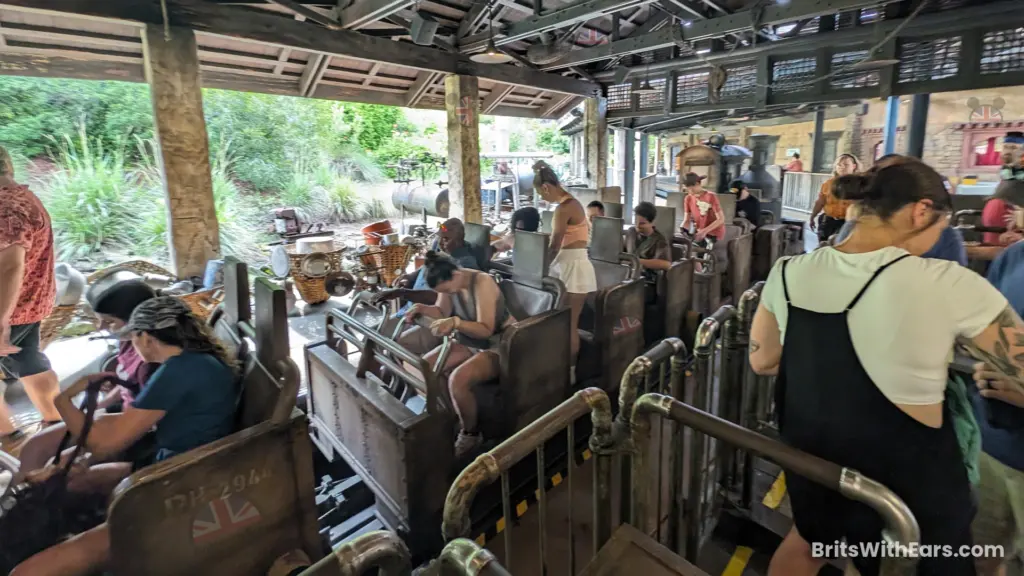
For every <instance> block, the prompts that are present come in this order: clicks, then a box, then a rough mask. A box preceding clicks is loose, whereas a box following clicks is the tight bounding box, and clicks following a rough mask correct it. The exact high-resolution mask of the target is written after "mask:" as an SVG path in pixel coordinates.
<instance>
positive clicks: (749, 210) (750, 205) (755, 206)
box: [729, 180, 761, 228]
mask: <svg viewBox="0 0 1024 576" xmlns="http://www.w3.org/2000/svg"><path fill="white" fill-rule="evenodd" d="M729 191H730V192H732V193H733V194H735V195H736V218H746V219H747V221H748V222H750V223H751V224H752V225H753V226H754V228H757V227H758V226H760V225H761V201H760V200H758V199H757V197H756V196H754V195H753V194H751V193H750V188H748V187H747V183H746V182H744V181H743V180H733V181H732V182H731V183H730V184H729Z"/></svg>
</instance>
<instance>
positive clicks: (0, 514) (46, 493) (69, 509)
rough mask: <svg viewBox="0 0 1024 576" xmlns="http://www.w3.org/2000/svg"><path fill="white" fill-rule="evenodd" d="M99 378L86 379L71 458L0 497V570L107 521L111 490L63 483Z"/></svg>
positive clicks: (88, 424)
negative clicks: (74, 488)
mask: <svg viewBox="0 0 1024 576" xmlns="http://www.w3.org/2000/svg"><path fill="white" fill-rule="evenodd" d="M102 384H103V382H102V381H101V382H96V383H94V384H90V385H89V388H88V389H87V391H86V399H85V425H84V426H83V427H82V434H81V435H80V437H79V440H78V444H77V445H75V450H74V453H73V455H72V457H71V459H70V460H68V462H67V463H66V464H65V465H64V466H62V467H61V469H60V470H58V471H57V472H56V473H55V474H53V475H52V476H50V477H49V478H47V479H46V480H44V481H43V482H40V483H38V484H29V483H22V484H20V485H18V486H15V487H13V488H12V489H11V490H9V491H8V492H7V494H5V495H4V496H3V499H2V501H0V542H2V543H3V544H2V545H0V574H8V573H9V572H11V571H12V570H14V568H15V566H17V565H18V564H20V563H22V562H24V561H25V560H27V559H28V558H30V557H31V556H33V555H35V554H38V553H39V552H42V551H43V550H46V549H47V548H50V547H51V546H54V545H56V544H58V543H60V542H62V541H63V540H65V539H66V538H68V537H70V536H73V535H75V534H79V533H81V532H85V531H86V530H90V529H92V528H95V527H96V526H99V525H100V524H102V523H103V522H104V521H105V519H106V505H107V499H108V498H109V495H107V494H87V495H86V494H74V493H70V492H68V489H67V488H68V482H67V481H68V471H69V470H70V469H71V465H72V464H73V463H74V461H75V459H77V458H78V456H79V455H80V454H81V452H82V450H83V448H84V447H85V440H86V438H87V437H88V435H89V430H90V429H91V428H92V423H93V420H94V418H95V417H96V402H97V398H98V397H99V393H100V387H101V386H102ZM70 438H71V434H70V433H68V434H65V435H64V438H63V439H62V440H61V442H60V446H58V447H57V455H56V458H55V462H59V461H60V456H61V453H62V452H63V451H64V449H65V448H66V447H67V444H68V442H69V440H70Z"/></svg>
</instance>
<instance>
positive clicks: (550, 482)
mask: <svg viewBox="0 0 1024 576" xmlns="http://www.w3.org/2000/svg"><path fill="white" fill-rule="evenodd" d="M592 457H593V453H592V452H591V451H590V449H589V448H584V449H583V450H582V451H580V452H578V453H576V454H575V455H574V458H575V460H576V465H577V466H580V465H582V464H583V463H584V462H586V461H587V460H590V459H591V458H592ZM566 473H567V469H566V467H565V466H562V467H560V469H559V470H558V471H557V472H555V473H554V474H552V475H551V476H549V477H548V479H547V481H545V482H544V491H545V492H547V491H550V490H551V489H553V488H555V487H556V486H558V485H560V484H561V483H562V482H564V481H565V475H566ZM539 499H540V490H534V491H533V492H529V493H527V495H526V498H524V499H522V500H520V501H519V502H518V503H516V504H515V506H514V507H513V510H514V512H513V513H514V514H515V517H516V519H519V518H522V517H523V515H524V514H526V512H527V510H529V509H530V506H532V505H534V504H536V503H537V500H539ZM506 525H507V522H506V520H505V517H504V516H502V517H501V518H498V520H497V521H496V522H494V523H493V524H489V525H487V526H486V527H485V529H484V531H483V532H481V533H480V534H479V535H478V536H477V537H476V539H475V540H476V543H477V544H479V545H480V546H484V545H485V544H487V541H488V540H490V539H492V538H494V537H495V536H497V535H498V534H501V533H502V532H504V531H505V527H506Z"/></svg>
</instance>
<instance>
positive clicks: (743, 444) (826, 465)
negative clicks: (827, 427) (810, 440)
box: [632, 394, 921, 576]
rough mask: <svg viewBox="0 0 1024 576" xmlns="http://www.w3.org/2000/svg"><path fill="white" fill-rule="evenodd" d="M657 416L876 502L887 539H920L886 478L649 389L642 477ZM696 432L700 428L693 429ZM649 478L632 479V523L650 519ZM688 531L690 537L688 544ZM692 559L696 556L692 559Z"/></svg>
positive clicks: (906, 570)
mask: <svg viewBox="0 0 1024 576" xmlns="http://www.w3.org/2000/svg"><path fill="white" fill-rule="evenodd" d="M654 416H659V417H661V418H662V419H670V420H673V421H675V422H678V423H679V424H680V425H681V426H684V427H686V428H689V429H691V430H693V432H695V433H699V434H700V435H706V436H709V437H713V438H716V439H718V440H719V441H721V442H722V443H728V444H730V445H733V446H736V447H738V448H740V449H742V450H745V451H749V452H753V453H756V454H758V455H759V456H761V457H764V458H768V459H770V460H772V461H774V462H776V463H778V464H779V465H780V466H781V467H783V468H784V469H786V470H791V471H792V472H793V473H795V474H799V475H800V476H803V477H805V478H807V479H808V480H811V481H812V482H815V483H817V484H820V485H821V486H824V487H826V488H829V489H832V490H835V491H837V492H839V493H840V494H842V495H843V496H845V497H847V498H849V499H851V500H854V501H857V502H861V503H863V504H865V505H867V506H868V507H870V508H872V509H873V510H874V511H875V512H877V513H878V514H879V516H880V517H881V518H882V520H883V522H884V524H885V529H884V530H883V532H882V536H883V538H884V540H885V541H886V542H887V543H891V544H896V545H899V546H901V547H902V550H909V551H912V550H913V549H914V547H916V546H917V544H918V543H919V542H920V539H921V531H920V528H919V527H918V524H917V520H916V519H915V518H914V515H913V513H912V512H911V511H910V508H909V507H907V505H906V503H904V502H903V501H902V500H901V499H900V498H899V497H898V496H897V495H896V494H895V493H893V492H892V491H891V490H889V489H888V488H886V487H885V486H883V485H882V484H880V483H878V482H876V481H874V480H872V479H870V478H868V477H866V476H864V475H862V474H860V473H859V472H857V471H855V470H851V469H849V468H843V467H841V466H839V465H837V464H834V463H832V462H828V461H826V460H823V459H821V458H818V457H817V456H812V455H810V454H807V453H805V452H802V451H800V450H797V449H795V448H792V447H790V446H787V445H785V444H783V443H781V442H778V441H776V440H772V439H771V438H768V437H767V436H763V435H761V434H758V433H756V432H753V431H751V430H748V429H746V428H744V427H743V426H740V425H738V424H735V423H733V422H728V421H726V420H724V419H722V418H719V417H717V416H714V415H713V414H709V413H707V412H706V411H703V410H698V409H697V408H695V407H693V406H690V405H687V404H684V403H683V402H680V401H678V400H676V399H674V398H671V397H668V396H664V395H661V394H647V395H645V396H643V397H641V398H640V399H638V400H637V401H636V404H635V405H634V407H633V414H632V443H633V446H635V447H636V451H635V452H634V454H633V475H634V478H635V479H642V478H643V476H644V471H645V470H646V469H647V466H648V461H649V460H650V459H651V458H653V457H654V456H653V455H652V454H650V453H649V446H650V435H651V427H652V420H653V418H654ZM695 435H696V434H695ZM651 486H652V483H651V482H643V481H634V482H633V506H632V509H633V524H634V525H635V526H638V527H641V526H645V525H646V524H647V523H648V519H647V517H648V516H649V514H650V510H651V508H652V505H651V502H652V500H653V497H652V495H651ZM689 536H692V535H688V539H687V542H688V544H689V540H690V538H689ZM684 552H685V554H684V556H685V557H687V559H689V557H691V556H692V557H695V556H696V552H697V551H696V550H694V549H690V548H687V549H686V550H685V551H684ZM691 562H692V560H691ZM916 566H917V559H916V558H915V557H914V556H913V554H893V555H889V556H887V557H885V558H883V560H882V567H881V571H880V574H882V575H884V576H904V575H910V574H915V573H916Z"/></svg>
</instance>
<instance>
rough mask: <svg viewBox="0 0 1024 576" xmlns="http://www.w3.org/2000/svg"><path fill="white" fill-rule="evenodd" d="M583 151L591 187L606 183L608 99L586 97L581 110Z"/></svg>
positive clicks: (600, 186) (604, 185)
mask: <svg viewBox="0 0 1024 576" xmlns="http://www.w3.org/2000/svg"><path fill="white" fill-rule="evenodd" d="M583 124H584V128H583V130H584V144H585V145H584V153H585V154H586V162H587V180H588V181H589V182H590V187H591V188H604V187H606V186H607V185H608V101H607V100H606V99H604V98H588V99H587V102H586V105H585V107H584V110H583Z"/></svg>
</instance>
